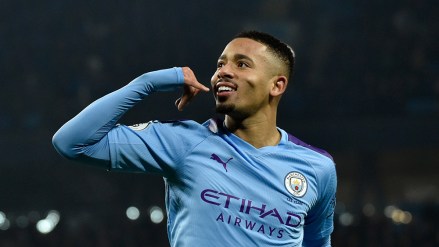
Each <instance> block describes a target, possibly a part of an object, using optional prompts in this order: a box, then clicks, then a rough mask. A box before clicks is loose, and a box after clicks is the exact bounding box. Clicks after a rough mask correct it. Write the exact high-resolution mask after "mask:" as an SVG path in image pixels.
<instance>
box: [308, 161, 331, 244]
mask: <svg viewBox="0 0 439 247" xmlns="http://www.w3.org/2000/svg"><path fill="white" fill-rule="evenodd" d="M326 160H329V159H326ZM318 167H319V168H318V169H317V170H316V174H317V177H318V181H319V187H318V188H319V198H318V201H317V203H316V204H315V205H314V206H313V208H311V210H310V211H309V213H308V216H307V218H306V220H305V228H304V240H303V246H305V247H310V246H311V247H314V246H315V247H322V246H325V247H327V246H331V242H330V235H331V233H332V231H333V230H334V209H335V203H336V190H337V175H336V170H335V164H334V163H333V162H332V160H331V161H328V162H325V165H324V166H318Z"/></svg>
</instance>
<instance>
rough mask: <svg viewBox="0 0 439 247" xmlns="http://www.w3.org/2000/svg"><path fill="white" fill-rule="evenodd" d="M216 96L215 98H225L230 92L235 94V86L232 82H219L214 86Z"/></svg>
mask: <svg viewBox="0 0 439 247" xmlns="http://www.w3.org/2000/svg"><path fill="white" fill-rule="evenodd" d="M215 88H216V95H217V96H227V95H229V94H230V93H232V92H235V91H236V89H237V86H236V85H235V83H233V82H229V81H219V82H218V83H217V84H216V85H215Z"/></svg>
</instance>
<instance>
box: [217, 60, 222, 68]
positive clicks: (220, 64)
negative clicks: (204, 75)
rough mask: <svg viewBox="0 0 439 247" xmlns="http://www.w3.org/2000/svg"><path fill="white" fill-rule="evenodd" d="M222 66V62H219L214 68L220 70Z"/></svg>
mask: <svg viewBox="0 0 439 247" xmlns="http://www.w3.org/2000/svg"><path fill="white" fill-rule="evenodd" d="M223 66H224V62H222V61H219V62H218V63H217V64H216V67H217V68H221V67H223Z"/></svg>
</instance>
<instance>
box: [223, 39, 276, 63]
mask: <svg viewBox="0 0 439 247" xmlns="http://www.w3.org/2000/svg"><path fill="white" fill-rule="evenodd" d="M237 54H241V55H245V56H248V57H250V58H252V59H266V58H267V56H268V52H267V46H266V45H264V44H262V43H259V42H257V41H255V40H252V39H248V38H236V39H233V40H232V41H230V42H229V43H228V44H227V46H226V47H225V48H224V51H223V53H222V54H221V57H223V58H229V57H230V58H231V57H233V56H235V55H237Z"/></svg>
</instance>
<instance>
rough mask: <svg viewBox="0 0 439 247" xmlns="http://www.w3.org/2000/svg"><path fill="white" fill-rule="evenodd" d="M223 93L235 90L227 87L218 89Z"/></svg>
mask: <svg viewBox="0 0 439 247" xmlns="http://www.w3.org/2000/svg"><path fill="white" fill-rule="evenodd" d="M223 91H233V88H231V87H227V86H221V87H219V88H218V92H223Z"/></svg>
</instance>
